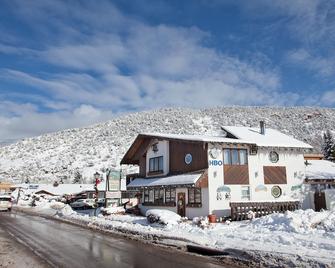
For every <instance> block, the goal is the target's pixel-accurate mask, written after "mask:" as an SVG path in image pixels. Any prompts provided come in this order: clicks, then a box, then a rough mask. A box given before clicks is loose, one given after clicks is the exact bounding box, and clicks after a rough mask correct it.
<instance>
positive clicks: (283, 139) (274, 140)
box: [222, 126, 313, 149]
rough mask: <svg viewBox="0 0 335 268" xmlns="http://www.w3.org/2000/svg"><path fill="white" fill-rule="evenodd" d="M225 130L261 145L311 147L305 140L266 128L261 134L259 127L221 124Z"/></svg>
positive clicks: (241, 138)
mask: <svg viewBox="0 0 335 268" xmlns="http://www.w3.org/2000/svg"><path fill="white" fill-rule="evenodd" d="M222 129H224V130H225V131H226V132H228V133H230V134H232V135H233V136H235V137H236V138H237V139H239V140H245V141H249V142H253V143H256V145H257V146H263V147H287V148H306V149H312V148H313V147H312V146H311V145H309V144H307V143H305V142H302V141H299V140H297V139H295V138H293V137H291V136H289V135H286V134H284V133H282V132H280V131H278V130H275V129H272V128H266V129H265V133H264V134H261V133H260V130H259V128H252V127H235V126H222Z"/></svg>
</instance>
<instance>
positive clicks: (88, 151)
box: [0, 107, 335, 182]
mask: <svg viewBox="0 0 335 268" xmlns="http://www.w3.org/2000/svg"><path fill="white" fill-rule="evenodd" d="M262 119H263V120H265V121H266V123H267V126H268V127H271V128H275V129H278V130H280V131H282V132H284V133H288V134H290V135H292V136H294V137H295V138H297V139H300V140H303V141H306V142H307V143H309V144H311V145H313V146H314V147H315V148H316V150H317V151H320V145H321V140H322V133H323V131H325V130H327V129H329V130H335V109H327V108H308V107H297V108H273V107H218V108H211V109H201V110H200V109H199V110H195V109H186V108H169V109H160V110H155V111H148V112H139V113H133V114H128V115H124V116H120V117H118V118H115V119H113V120H110V121H108V122H105V123H100V124H96V125H93V126H90V127H85V128H78V129H69V130H64V131H60V132H57V133H50V134H46V135H42V136H39V137H35V138H27V139H24V140H22V141H19V142H17V143H14V144H11V145H8V146H4V147H1V148H0V181H3V180H10V181H14V182H23V181H25V180H26V179H29V180H30V182H53V181H55V180H60V179H61V178H63V181H64V182H72V181H73V178H74V176H75V174H77V175H78V174H81V175H82V176H83V179H84V181H85V182H91V180H92V178H93V173H95V172H96V171H98V172H103V171H104V170H105V169H106V168H119V164H118V163H119V162H120V160H121V158H122V156H123V154H124V153H125V151H126V150H127V148H128V147H129V145H130V144H131V142H132V141H133V139H134V138H135V137H136V135H137V134H138V133H141V132H166V133H181V134H201V133H207V134H217V133H219V131H220V126H221V125H242V126H258V124H259V121H260V120H262Z"/></svg>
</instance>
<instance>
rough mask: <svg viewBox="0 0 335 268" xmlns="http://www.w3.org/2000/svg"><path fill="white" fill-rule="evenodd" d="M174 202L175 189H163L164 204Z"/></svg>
mask: <svg viewBox="0 0 335 268" xmlns="http://www.w3.org/2000/svg"><path fill="white" fill-rule="evenodd" d="M174 202H176V189H175V188H167V189H165V203H174Z"/></svg>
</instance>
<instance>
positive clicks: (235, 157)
mask: <svg viewBox="0 0 335 268" xmlns="http://www.w3.org/2000/svg"><path fill="white" fill-rule="evenodd" d="M231 164H232V165H238V164H239V160H238V150H237V149H232V150H231Z"/></svg>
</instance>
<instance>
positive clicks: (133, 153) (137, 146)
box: [121, 133, 254, 165]
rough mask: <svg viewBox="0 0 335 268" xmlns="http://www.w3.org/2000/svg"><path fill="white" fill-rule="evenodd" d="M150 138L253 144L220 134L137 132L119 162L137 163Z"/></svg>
mask: <svg viewBox="0 0 335 268" xmlns="http://www.w3.org/2000/svg"><path fill="white" fill-rule="evenodd" d="M152 139H162V140H180V141H188V142H201V143H204V142H213V143H236V144H254V143H253V142H250V141H244V140H238V139H232V138H226V137H222V136H206V135H185V134H164V133H143V134H139V135H138V136H137V137H136V139H135V140H134V142H133V143H132V145H131V146H130V148H129V149H128V151H127V152H126V154H125V155H124V156H123V158H122V160H121V164H135V165H138V164H139V162H138V159H139V157H140V155H141V154H143V153H144V152H145V149H146V148H147V147H148V146H149V144H150V141H151V140H152Z"/></svg>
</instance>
